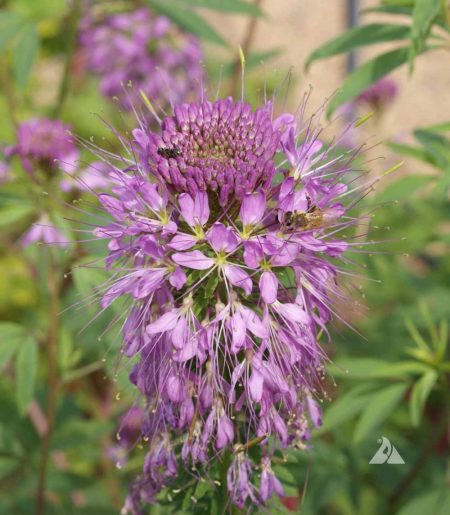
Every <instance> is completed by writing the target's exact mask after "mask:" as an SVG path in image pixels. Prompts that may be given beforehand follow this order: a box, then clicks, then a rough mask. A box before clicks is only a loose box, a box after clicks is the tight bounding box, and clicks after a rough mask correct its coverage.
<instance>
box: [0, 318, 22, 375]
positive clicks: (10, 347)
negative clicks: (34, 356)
mask: <svg viewBox="0 0 450 515" xmlns="http://www.w3.org/2000/svg"><path fill="white" fill-rule="evenodd" d="M25 338H26V332H25V329H24V328H23V327H22V326H21V325H19V324H15V323H13V322H1V323H0V371H2V370H3V368H4V367H5V365H6V364H7V363H8V362H9V361H10V360H11V358H12V357H13V355H14V353H15V352H16V351H17V349H18V348H19V345H20V343H21V341H23V340H24V339H25Z"/></svg>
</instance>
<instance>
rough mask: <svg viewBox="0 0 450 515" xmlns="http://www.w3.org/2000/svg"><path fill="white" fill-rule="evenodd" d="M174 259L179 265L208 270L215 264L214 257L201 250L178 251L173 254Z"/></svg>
mask: <svg viewBox="0 0 450 515" xmlns="http://www.w3.org/2000/svg"><path fill="white" fill-rule="evenodd" d="M172 260H173V261H175V263H177V264H178V265H182V266H185V267H187V268H193V269H194V270H207V269H208V268H211V267H212V266H213V265H214V259H211V258H209V257H207V256H205V254H203V252H200V251H199V250H192V251H191V252H176V253H175V254H173V255H172Z"/></svg>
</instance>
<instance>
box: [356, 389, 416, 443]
mask: <svg viewBox="0 0 450 515" xmlns="http://www.w3.org/2000/svg"><path fill="white" fill-rule="evenodd" d="M407 388H408V384H406V383H402V384H394V385H391V386H388V387H387V388H383V389H382V390H380V391H378V392H377V393H375V394H374V395H372V396H371V397H370V399H367V404H366V407H365V409H364V411H363V412H362V415H361V417H360V419H359V420H358V422H357V424H356V428H355V432H354V434H353V440H354V442H355V443H358V442H361V441H362V440H364V439H365V438H366V437H367V436H369V435H370V434H371V433H372V432H373V431H374V430H375V429H377V428H378V427H379V426H380V425H381V424H382V423H383V422H384V420H385V419H386V418H387V417H388V416H389V415H390V414H391V413H392V412H393V411H394V409H395V408H396V406H397V405H398V404H399V403H400V401H401V400H402V398H403V396H404V394H405V392H406V389H407Z"/></svg>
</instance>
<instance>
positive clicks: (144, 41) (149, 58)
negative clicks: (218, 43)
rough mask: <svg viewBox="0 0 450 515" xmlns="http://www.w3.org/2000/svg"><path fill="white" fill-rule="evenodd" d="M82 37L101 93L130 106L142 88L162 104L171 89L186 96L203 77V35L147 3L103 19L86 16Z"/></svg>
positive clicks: (180, 98) (177, 95)
mask: <svg viewBox="0 0 450 515" xmlns="http://www.w3.org/2000/svg"><path fill="white" fill-rule="evenodd" d="M80 39H81V44H82V46H83V47H84V49H85V52H86V58H87V62H88V67H89V68H90V69H91V70H92V71H94V72H95V73H97V74H98V75H99V76H100V77H101V85H100V89H101V92H102V94H103V95H105V96H107V97H109V98H111V97H117V98H118V99H119V100H120V103H121V105H122V106H123V107H124V108H125V109H131V108H132V106H133V103H135V100H136V98H137V97H138V96H139V92H140V90H142V91H143V92H144V93H145V94H146V95H147V96H148V97H149V98H151V99H152V100H153V101H154V102H155V104H156V105H159V104H161V106H162V107H165V101H166V99H167V91H170V95H171V98H170V100H171V101H172V102H175V103H176V102H180V101H185V100H187V98H188V96H189V94H190V92H191V91H192V90H198V88H199V85H200V83H201V81H202V77H203V70H202V66H201V62H200V61H201V59H202V56H203V53H202V50H201V46H200V42H199V40H198V39H197V38H196V37H195V36H192V35H188V34H184V33H182V32H181V31H180V30H179V29H177V27H176V26H175V25H173V24H172V23H171V22H170V20H169V19H168V18H166V17H164V16H156V15H154V14H153V13H151V12H150V11H149V10H148V9H146V8H141V9H138V10H135V11H133V12H129V13H120V14H113V15H110V16H108V17H106V18H105V19H102V20H101V23H98V24H97V23H96V22H95V20H94V19H92V18H89V19H86V20H85V28H84V30H82V32H81V36H80ZM128 85H129V86H130V87H129V88H128V87H127V86H128Z"/></svg>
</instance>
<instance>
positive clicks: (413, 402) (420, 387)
mask: <svg viewBox="0 0 450 515" xmlns="http://www.w3.org/2000/svg"><path fill="white" fill-rule="evenodd" d="M437 378H438V374H437V372H436V371H435V370H428V372H426V373H425V374H423V376H422V377H421V378H420V379H419V380H418V381H417V382H416V383H415V384H414V387H413V389H412V392H411V399H410V401H409V412H410V415H411V422H412V425H413V426H415V427H417V426H419V424H420V419H421V417H422V411H423V408H424V406H425V403H426V401H427V399H428V396H429V395H430V392H431V390H432V388H433V386H434V385H435V383H436V381H437Z"/></svg>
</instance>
